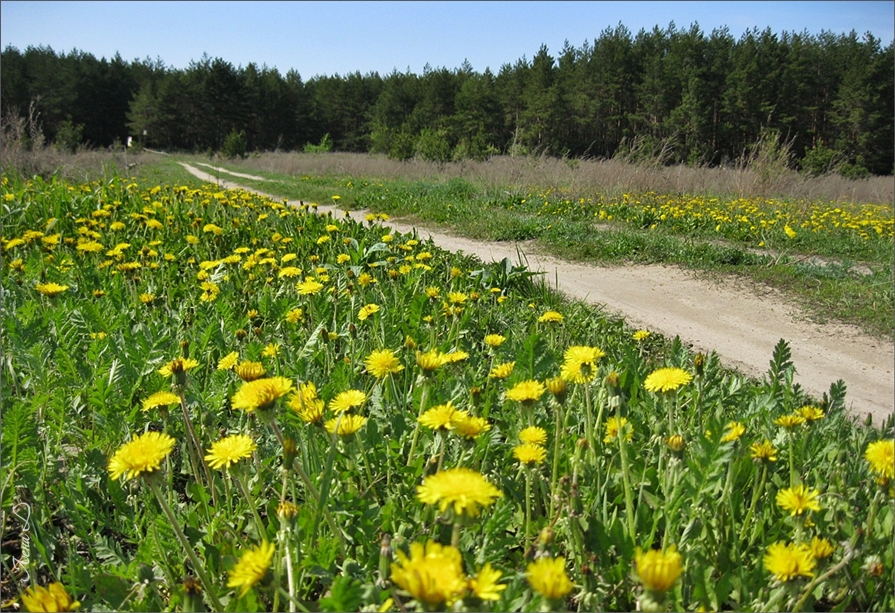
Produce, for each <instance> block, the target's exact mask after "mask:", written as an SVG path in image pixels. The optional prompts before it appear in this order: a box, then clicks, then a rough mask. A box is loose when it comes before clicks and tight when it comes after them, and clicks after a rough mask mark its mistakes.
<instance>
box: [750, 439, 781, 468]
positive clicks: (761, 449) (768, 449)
mask: <svg viewBox="0 0 895 613" xmlns="http://www.w3.org/2000/svg"><path fill="white" fill-rule="evenodd" d="M749 455H750V456H751V457H752V459H753V460H756V461H759V462H776V461H777V449H776V447H774V445H773V444H772V443H771V441H769V440H767V439H765V440H763V441H761V442H760V443H752V444H751V445H749Z"/></svg>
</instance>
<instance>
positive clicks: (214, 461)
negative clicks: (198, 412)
mask: <svg viewBox="0 0 895 613" xmlns="http://www.w3.org/2000/svg"><path fill="white" fill-rule="evenodd" d="M256 448H257V445H255V441H253V440H252V437H250V436H248V435H245V434H233V435H231V436H228V437H226V438H222V439H221V440H219V441H217V442H215V443H212V444H211V449H209V450H208V455H206V456H205V461H206V462H208V465H209V466H211V467H212V468H216V469H217V468H224V469H227V468H230V466H231V465H233V464H236V463H237V462H238V461H239V460H242V459H243V458H248V457H249V456H251V455H252V452H253V451H255V449H256Z"/></svg>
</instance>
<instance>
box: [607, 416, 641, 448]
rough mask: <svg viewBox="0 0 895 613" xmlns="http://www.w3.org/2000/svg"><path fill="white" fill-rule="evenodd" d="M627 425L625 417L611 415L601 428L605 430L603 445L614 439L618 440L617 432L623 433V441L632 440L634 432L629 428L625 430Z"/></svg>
mask: <svg viewBox="0 0 895 613" xmlns="http://www.w3.org/2000/svg"><path fill="white" fill-rule="evenodd" d="M627 425H628V420H627V418H625V417H618V416H617V415H613V416H612V417H610V418H609V419H607V420H606V423H605V424H603V427H604V428H606V436H604V437H603V442H604V443H611V442H612V441H614V440H615V439H617V438H618V436H619V432H621V431H624V433H625V440H626V441H630V440H631V439H632V438H634V431H633V430H632V429H631V428H626V427H625V426H627Z"/></svg>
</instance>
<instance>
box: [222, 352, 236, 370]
mask: <svg viewBox="0 0 895 613" xmlns="http://www.w3.org/2000/svg"><path fill="white" fill-rule="evenodd" d="M238 361H239V352H238V351H232V352H230V353H228V354H227V355H225V356H224V357H222V358H221V359H220V361H218V370H230V369H231V368H233V367H234V366H236V363H237V362H238Z"/></svg>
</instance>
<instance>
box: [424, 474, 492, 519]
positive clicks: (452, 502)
mask: <svg viewBox="0 0 895 613" xmlns="http://www.w3.org/2000/svg"><path fill="white" fill-rule="evenodd" d="M416 491H417V498H418V499H419V500H420V502H422V503H424V504H437V505H438V509H439V511H440V512H442V513H443V512H444V511H446V510H447V509H448V508H451V509H453V511H454V513H455V514H456V515H466V516H468V517H477V516H478V514H479V507H488V506H491V505H492V504H493V503H494V502H495V501H496V500H497V499H498V498H500V497H501V496H503V493H502V492H501V491H500V490H498V489H497V488H496V487H494V485H492V484H491V482H489V481H488V480H487V479H486V478H485V477H484V475H482V474H481V473H479V472H476V471H475V470H473V469H471V468H464V467H459V468H452V469H449V470H445V471H442V472H438V473H435V474H434V475H430V476H428V477H426V478H425V480H424V481H423V484H422V485H420V486H418V487H417V488H416Z"/></svg>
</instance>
